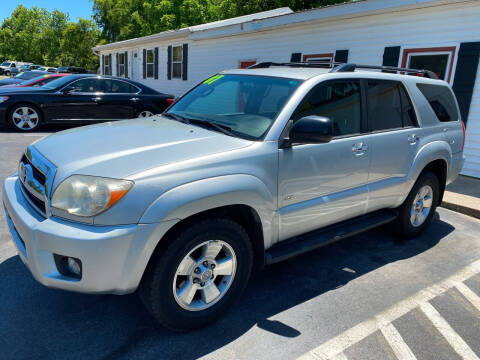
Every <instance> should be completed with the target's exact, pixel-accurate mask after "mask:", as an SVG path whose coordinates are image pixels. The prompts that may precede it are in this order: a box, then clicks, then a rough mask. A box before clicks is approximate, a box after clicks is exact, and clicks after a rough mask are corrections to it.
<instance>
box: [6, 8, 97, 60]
mask: <svg viewBox="0 0 480 360" xmlns="http://www.w3.org/2000/svg"><path fill="white" fill-rule="evenodd" d="M99 41H100V30H99V29H98V27H97V26H96V24H95V23H94V22H93V21H91V20H86V19H78V21H77V22H69V17H68V14H65V13H63V12H61V11H58V10H53V11H51V12H49V11H47V10H46V9H42V8H38V7H35V6H34V7H32V8H26V7H25V6H22V5H19V6H17V7H16V8H15V10H14V11H13V12H12V14H11V15H10V16H9V17H7V18H5V19H4V20H3V22H2V24H1V25H0V60H6V59H11V60H16V61H24V62H32V63H36V64H45V65H49V66H61V65H73V66H84V67H87V68H89V69H96V68H97V67H98V57H97V56H95V55H94V54H93V53H92V50H91V48H92V47H93V46H95V45H97V44H98V42H99Z"/></svg>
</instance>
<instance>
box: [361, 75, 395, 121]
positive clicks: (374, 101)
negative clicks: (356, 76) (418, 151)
mask: <svg viewBox="0 0 480 360" xmlns="http://www.w3.org/2000/svg"><path fill="white" fill-rule="evenodd" d="M367 83H368V89H367V102H368V121H369V124H370V128H371V130H372V131H382V130H390V129H398V128H401V127H402V126H403V121H402V103H401V100H400V91H399V87H398V84H397V83H396V82H395V81H387V80H370V79H369V80H368V81H367Z"/></svg>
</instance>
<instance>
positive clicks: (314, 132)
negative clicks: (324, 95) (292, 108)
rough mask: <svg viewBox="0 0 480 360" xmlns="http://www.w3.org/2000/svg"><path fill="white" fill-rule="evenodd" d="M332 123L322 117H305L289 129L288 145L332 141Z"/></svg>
mask: <svg viewBox="0 0 480 360" xmlns="http://www.w3.org/2000/svg"><path fill="white" fill-rule="evenodd" d="M332 136H333V122H332V120H331V119H330V118H327V117H323V116H315V115H310V116H305V117H303V118H301V119H299V120H297V121H296V122H295V124H293V126H292V128H291V129H290V135H289V138H290V139H289V141H288V142H289V144H323V143H328V142H330V140H332Z"/></svg>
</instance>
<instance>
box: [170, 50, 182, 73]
mask: <svg viewBox="0 0 480 360" xmlns="http://www.w3.org/2000/svg"><path fill="white" fill-rule="evenodd" d="M172 50H173V54H172V77H173V78H181V77H182V62H183V51H182V46H174V47H173V48H172Z"/></svg>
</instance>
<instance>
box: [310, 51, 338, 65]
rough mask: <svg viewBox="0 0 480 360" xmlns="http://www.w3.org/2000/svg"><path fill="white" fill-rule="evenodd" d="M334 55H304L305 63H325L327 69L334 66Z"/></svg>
mask: <svg viewBox="0 0 480 360" xmlns="http://www.w3.org/2000/svg"><path fill="white" fill-rule="evenodd" d="M333 58H334V54H333V53H325V54H306V55H303V62H321V63H325V67H330V66H332V65H333Z"/></svg>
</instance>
